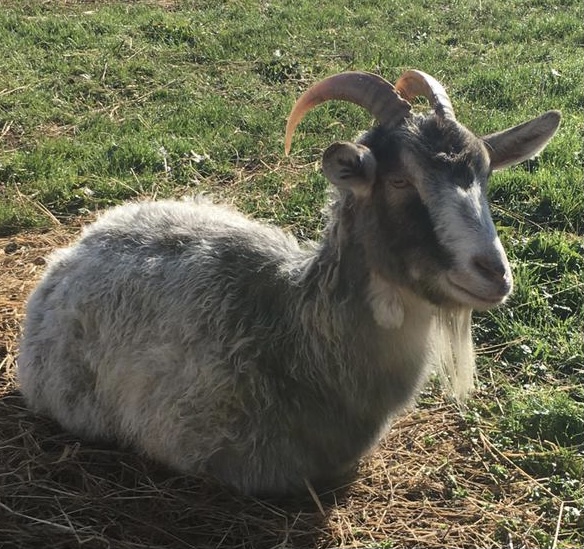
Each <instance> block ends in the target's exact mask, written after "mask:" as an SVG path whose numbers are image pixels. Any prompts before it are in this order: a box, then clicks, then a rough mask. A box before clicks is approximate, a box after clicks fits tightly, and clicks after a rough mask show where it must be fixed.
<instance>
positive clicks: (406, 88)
mask: <svg viewBox="0 0 584 549" xmlns="http://www.w3.org/2000/svg"><path fill="white" fill-rule="evenodd" d="M395 89H396V90H397V91H398V92H399V94H400V95H401V96H402V97H403V98H404V99H406V100H407V101H411V100H412V99H413V98H414V97H417V96H418V95H422V96H424V97H425V98H426V99H428V101H430V105H432V108H433V109H434V112H435V113H436V114H437V115H438V116H441V117H442V118H449V119H450V120H456V117H455V116H454V109H453V108H452V103H451V102H450V98H449V97H448V94H447V93H446V90H445V89H444V87H443V86H442V84H440V82H438V80H436V79H435V78H434V77H432V76H430V75H429V74H426V73H425V72H422V71H418V70H411V71H407V72H404V73H403V74H402V75H401V76H400V77H399V80H398V81H397V82H396V84H395Z"/></svg>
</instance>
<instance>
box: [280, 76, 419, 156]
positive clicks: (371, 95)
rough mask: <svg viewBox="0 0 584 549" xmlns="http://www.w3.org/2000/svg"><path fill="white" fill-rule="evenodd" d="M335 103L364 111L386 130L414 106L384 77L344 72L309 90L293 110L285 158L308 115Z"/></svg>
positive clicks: (288, 128)
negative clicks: (327, 103) (335, 101)
mask: <svg viewBox="0 0 584 549" xmlns="http://www.w3.org/2000/svg"><path fill="white" fill-rule="evenodd" d="M334 99H338V100H341V101H349V102H350V103H354V104H356V105H359V106H360V107H363V108H364V109H366V110H367V111H368V112H369V113H370V114H371V115H372V116H373V117H374V118H375V120H376V121H377V122H379V123H380V124H382V125H387V126H393V125H395V124H398V123H399V122H400V121H401V120H403V119H404V118H405V117H407V116H409V115H410V111H411V105H410V104H409V103H408V102H407V101H405V100H404V99H402V98H401V97H400V96H399V94H398V93H397V92H396V90H395V88H394V87H393V85H392V84H390V83H389V82H388V81H387V80H385V79H383V78H381V76H377V75H376V74H371V73H368V72H343V73H340V74H336V75H334V76H329V77H328V78H325V79H324V80H321V81H320V82H317V83H316V84H315V85H314V86H312V87H310V88H309V89H308V90H306V91H305V92H304V93H303V94H302V95H301V96H300V97H299V99H298V101H296V103H295V105H294V107H293V108H292V111H291V112H290V116H288V121H287V123H286V137H285V140H284V147H285V152H286V155H288V153H289V152H290V146H291V145H292V135H293V134H294V130H295V129H296V127H297V126H298V124H300V121H301V120H302V119H303V118H304V116H305V115H306V113H307V112H308V111H309V110H310V109H312V108H314V107H316V106H317V105H320V104H321V103H324V102H325V101H330V100H334Z"/></svg>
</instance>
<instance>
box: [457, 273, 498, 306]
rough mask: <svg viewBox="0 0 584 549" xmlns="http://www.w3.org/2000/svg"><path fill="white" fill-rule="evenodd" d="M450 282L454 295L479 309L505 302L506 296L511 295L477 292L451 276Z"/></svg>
mask: <svg viewBox="0 0 584 549" xmlns="http://www.w3.org/2000/svg"><path fill="white" fill-rule="evenodd" d="M448 283H449V284H450V287H451V289H453V290H454V293H455V296H454V297H455V298H456V299H457V300H460V301H463V302H464V303H465V304H469V305H472V307H474V308H475V309H479V310H481V309H482V310H486V309H492V308H493V307H496V306H497V305H500V304H501V303H503V302H504V301H505V298H506V297H507V296H508V295H509V294H507V293H506V294H491V295H483V294H477V293H475V292H473V291H471V290H469V289H468V288H466V287H465V286H462V285H460V284H457V283H456V282H454V281H453V280H452V279H450V278H449V279H448Z"/></svg>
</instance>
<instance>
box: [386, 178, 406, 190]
mask: <svg viewBox="0 0 584 549" xmlns="http://www.w3.org/2000/svg"><path fill="white" fill-rule="evenodd" d="M389 184H390V185H391V186H392V187H395V188H396V189H404V188H405V187H407V186H408V185H409V184H410V182H409V181H408V180H407V179H391V180H390V181H389Z"/></svg>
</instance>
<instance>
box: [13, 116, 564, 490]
mask: <svg viewBox="0 0 584 549" xmlns="http://www.w3.org/2000/svg"><path fill="white" fill-rule="evenodd" d="M447 122H448V121H447ZM556 126H557V124H556ZM537 128H539V126H538V124H537V123H534V129H533V130H532V132H531V133H533V132H535V131H536V129H537ZM538 131H539V130H538ZM554 131H555V129H554ZM540 133H541V131H540ZM548 133H549V132H548ZM551 133H552V134H553V132H551ZM513 136H514V139H515V140H516V141H517V136H516V135H515V134H513ZM549 137H551V135H549ZM549 137H548V139H549ZM488 139H489V138H485V141H483V140H481V139H479V138H476V137H475V136H474V135H472V134H471V133H470V132H468V131H467V130H465V129H464V128H463V127H462V126H460V125H459V124H458V123H455V122H448V123H446V122H443V121H440V120H439V119H437V118H436V117H435V116H434V115H430V116H429V117H427V118H425V117H416V118H414V119H413V120H412V121H410V122H408V123H407V124H406V125H404V126H403V127H400V128H397V129H395V130H391V131H390V132H387V131H385V130H383V128H376V129H374V130H372V131H371V132H369V133H367V134H365V136H364V137H363V138H362V139H361V140H360V142H359V144H358V145H355V144H346V143H341V144H335V145H334V146H332V147H331V148H329V150H328V151H327V153H325V157H324V160H323V164H324V170H325V173H326V174H327V177H329V179H330V180H331V182H332V183H333V184H334V185H335V186H336V187H337V189H338V190H337V192H336V194H335V199H334V200H333V202H332V204H331V207H330V222H329V225H328V227H327V229H326V231H325V234H324V235H323V238H322V241H321V242H320V243H319V244H318V245H315V244H310V245H304V246H300V245H299V244H298V243H297V242H296V240H295V239H293V238H292V237H291V236H289V235H287V234H286V233H284V232H283V231H281V230H280V229H278V228H275V227H272V226H269V225H267V224H264V223H260V222H257V221H253V220H250V219H248V218H246V217H244V216H243V215H241V214H239V213H237V212H236V211H233V210H231V209H227V208H224V207H219V206H215V205H212V204H210V203H209V202H206V201H204V200H197V201H193V202H173V201H161V202H144V203H134V204H126V205H123V206H120V207H117V208H114V209H112V210H110V211H108V212H106V213H105V214H103V215H102V216H101V218H100V219H99V220H98V221H97V222H95V223H94V224H92V225H90V226H89V227H88V228H86V229H85V231H84V232H83V235H82V237H81V239H80V240H79V241H78V242H77V243H75V244H74V245H72V246H71V247H69V248H67V249H64V250H60V251H58V252H56V253H55V254H54V255H53V256H52V257H51V259H50V265H49V267H48V269H47V271H46V273H45V275H44V278H43V280H42V281H41V282H40V284H39V286H38V287H37V289H36V290H35V291H34V293H33V294H32V296H31V297H30V300H29V302H28V313H27V318H26V324H25V329H24V338H23V340H22V342H21V354H20V357H19V361H18V362H19V378H20V383H21V387H22V391H23V393H24V395H25V396H26V400H27V402H28V403H29V404H30V406H31V407H32V408H33V409H34V410H35V411H37V412H40V413H43V414H48V415H50V416H52V417H53V418H55V419H56V420H57V421H59V422H60V423H61V424H62V425H63V427H65V428H66V429H68V430H70V431H72V432H74V433H78V434H79V435H81V436H83V437H86V438H89V439H107V440H115V441H118V442H119V443H121V444H124V445H129V446H132V447H134V448H136V449H139V450H140V451H142V452H144V453H146V454H147V455H149V456H151V457H152V458H154V459H157V460H159V461H161V462H163V463H165V464H167V465H169V466H171V467H174V468H176V469H178V470H180V471H183V472H188V473H197V474H198V473H202V474H210V475H213V476H215V477H217V478H218V479H220V480H221V481H223V482H225V483H227V484H229V485H232V486H234V487H236V488H238V489H239V490H242V491H244V492H248V493H280V492H286V491H290V490H296V489H302V488H303V487H304V484H305V481H310V482H314V483H316V482H323V481H328V480H332V479H333V478H334V477H336V476H337V475H340V474H343V473H344V472H346V471H347V470H348V469H349V468H351V467H352V466H353V465H354V464H355V462H356V461H357V460H358V459H359V457H360V456H361V455H362V454H363V453H364V452H366V451H367V450H368V449H369V448H370V447H371V446H372V445H373V444H374V443H375V442H376V440H377V439H378V437H379V436H380V435H381V433H382V432H383V429H384V427H385V426H386V425H387V424H388V422H389V421H390V420H391V418H392V417H393V416H394V415H395V414H396V413H398V412H399V411H400V410H402V409H403V407H404V406H406V405H407V404H408V403H409V402H410V401H411V399H412V397H413V396H414V395H415V394H416V392H417V391H418V390H419V388H420V387H421V386H422V384H423V383H424V380H425V379H426V377H427V375H428V372H429V371H430V370H431V369H432V368H433V367H434V366H435V365H436V364H437V362H439V361H440V360H443V361H445V362H446V363H450V366H451V368H450V370H449V373H450V375H451V377H456V375H457V373H460V374H461V375H462V377H463V378H464V379H463V380H462V381H461V382H460V385H461V386H460V387H459V392H461V393H463V392H464V391H466V390H468V388H469V387H470V385H471V384H472V366H473V360H472V344H471V342H470V328H469V325H470V322H469V320H470V309H471V308H472V307H475V306H481V304H483V305H482V308H487V307H489V306H492V305H495V304H496V303H500V302H502V301H503V300H504V299H505V297H506V296H507V295H508V293H509V291H510V289H511V275H510V272H509V268H508V264H507V260H506V258H505V254H504V252H503V250H502V247H501V245H500V242H499V240H498V238H497V236H496V233H495V230H494V226H493V223H492V221H491V218H490V215H489V213H488V208H487V206H486V200H485V195H484V189H485V185H486V180H487V177H488V175H489V172H490V169H492V168H493V167H494V168H496V167H497V166H496V165H495V166H493V165H492V162H491V160H490V156H489V154H490V153H489V149H495V148H496V150H497V154H498V155H499V158H501V160H500V161H501V162H503V161H504V162H507V163H509V162H510V163H512V162H514V161H519V160H520V158H519V156H518V155H517V154H516V153H515V152H514V151H515V148H512V150H509V152H508V154H505V153H504V152H501V151H502V150H503V151H505V150H506V149H507V148H509V147H507V145H506V143H505V137H504V134H496V136H495V138H493V139H492V140H491V142H489V141H488ZM540 141H541V140H540ZM485 143H486V144H485ZM540 144H541V143H540ZM538 146H539V145H538ZM540 148H541V147H540ZM528 149H529V147H528ZM531 149H533V147H532V148H531ZM531 149H529V150H531ZM522 154H523V153H522ZM498 161H499V160H498ZM404 180H405V181H406V183H404ZM477 302H478V305H477Z"/></svg>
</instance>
